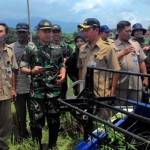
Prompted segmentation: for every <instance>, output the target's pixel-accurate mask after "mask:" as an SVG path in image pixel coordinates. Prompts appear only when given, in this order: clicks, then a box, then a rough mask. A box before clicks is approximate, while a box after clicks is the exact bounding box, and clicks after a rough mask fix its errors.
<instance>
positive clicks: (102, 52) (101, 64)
mask: <svg viewBox="0 0 150 150" xmlns="http://www.w3.org/2000/svg"><path fill="white" fill-rule="evenodd" d="M79 27H80V28H81V31H82V32H83V34H84V35H85V37H86V38H87V41H88V43H87V44H85V45H84V46H82V47H81V49H80V53H79V61H78V67H79V78H80V79H82V80H83V79H85V75H86V70H87V67H88V66H94V67H97V68H105V69H113V70H116V71H119V70H120V66H119V63H118V60H117V56H116V54H115V50H114V48H113V47H112V45H111V44H110V43H109V42H107V41H103V40H102V39H101V37H100V23H99V21H98V20H97V19H96V18H87V19H86V20H85V21H84V22H83V23H82V24H80V25H79ZM110 77H111V75H110V74H109V75H108V74H107V75H106V72H104V71H96V70H95V71H94V94H95V95H96V96H110V95H114V89H115V86H116V82H112V84H111V82H110ZM113 81H115V80H113Z"/></svg>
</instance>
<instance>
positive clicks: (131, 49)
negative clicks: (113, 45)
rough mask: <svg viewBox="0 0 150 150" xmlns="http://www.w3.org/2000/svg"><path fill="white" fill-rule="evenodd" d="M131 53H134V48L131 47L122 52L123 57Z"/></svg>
mask: <svg viewBox="0 0 150 150" xmlns="http://www.w3.org/2000/svg"><path fill="white" fill-rule="evenodd" d="M131 52H133V53H135V48H134V47H133V46H131V45H130V46H129V47H127V48H125V49H124V50H123V54H124V55H128V54H129V53H131Z"/></svg>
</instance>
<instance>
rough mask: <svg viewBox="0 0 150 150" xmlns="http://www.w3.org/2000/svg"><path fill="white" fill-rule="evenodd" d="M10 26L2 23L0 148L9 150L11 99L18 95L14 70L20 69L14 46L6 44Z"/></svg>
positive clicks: (0, 149)
mask: <svg viewBox="0 0 150 150" xmlns="http://www.w3.org/2000/svg"><path fill="white" fill-rule="evenodd" d="M7 33H8V27H7V25H6V24H4V23H0V150H7V149H8V146H7V145H6V143H5V142H4V141H5V138H6V136H7V135H8V133H9V131H10V128H11V125H12V122H11V100H12V98H13V97H15V96H16V88H15V75H14V71H15V70H16V69H18V66H17V63H16V58H15V55H14V52H13V50H12V48H10V47H9V46H8V45H6V44H5V38H6V35H7Z"/></svg>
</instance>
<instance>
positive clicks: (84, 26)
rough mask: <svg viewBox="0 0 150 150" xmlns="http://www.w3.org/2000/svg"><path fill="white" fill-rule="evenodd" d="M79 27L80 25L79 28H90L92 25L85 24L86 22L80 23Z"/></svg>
mask: <svg viewBox="0 0 150 150" xmlns="http://www.w3.org/2000/svg"><path fill="white" fill-rule="evenodd" d="M78 27H79V28H82V29H88V28H90V27H91V26H88V25H85V24H79V25H78Z"/></svg>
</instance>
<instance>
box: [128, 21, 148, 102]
mask: <svg viewBox="0 0 150 150" xmlns="http://www.w3.org/2000/svg"><path fill="white" fill-rule="evenodd" d="M145 33H146V29H145V28H143V26H142V24H140V23H135V24H134V25H133V26H132V34H131V35H132V36H133V38H132V39H133V40H134V41H137V42H138V43H139V44H140V46H141V48H142V49H143V51H144V53H145V54H146V56H147V57H146V59H145V65H146V68H147V73H148V74H149V73H150V39H149V38H146V37H145ZM148 84H149V85H148V86H145V85H144V87H143V92H142V100H143V101H144V102H149V95H147V94H146V93H147V92H148V91H147V90H148V88H149V89H150V79H149V83H148Z"/></svg>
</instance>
